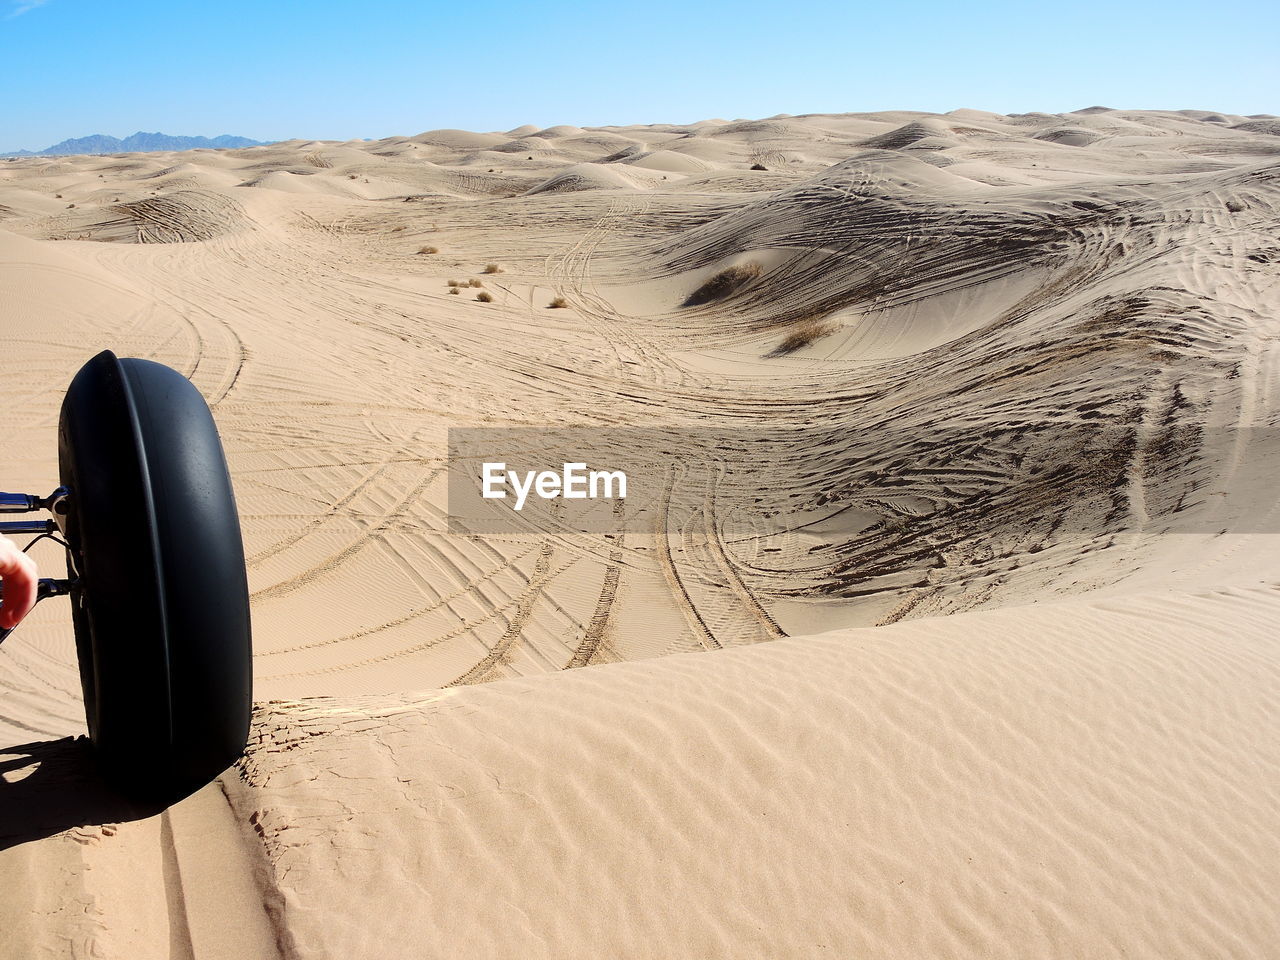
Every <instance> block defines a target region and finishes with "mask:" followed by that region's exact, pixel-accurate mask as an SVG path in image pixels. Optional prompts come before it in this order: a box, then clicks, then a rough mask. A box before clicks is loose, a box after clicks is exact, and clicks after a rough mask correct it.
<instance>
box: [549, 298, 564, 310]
mask: <svg viewBox="0 0 1280 960" xmlns="http://www.w3.org/2000/svg"><path fill="white" fill-rule="evenodd" d="M568 305H569V301H568V300H566V299H565V298H564V297H555V298H554V299H552V301H551V303H549V304H548V305H547V308H548V309H549V310H559V309H560V308H562V307H567V306H568Z"/></svg>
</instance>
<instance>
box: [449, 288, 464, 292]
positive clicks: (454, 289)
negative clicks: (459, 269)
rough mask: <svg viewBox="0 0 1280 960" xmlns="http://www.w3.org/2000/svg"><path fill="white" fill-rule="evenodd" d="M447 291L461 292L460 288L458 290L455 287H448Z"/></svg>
mask: <svg viewBox="0 0 1280 960" xmlns="http://www.w3.org/2000/svg"><path fill="white" fill-rule="evenodd" d="M449 292H450V293H461V292H462V291H461V290H459V289H458V288H457V287H450V288H449Z"/></svg>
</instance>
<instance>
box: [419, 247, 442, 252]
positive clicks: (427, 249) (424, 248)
mask: <svg viewBox="0 0 1280 960" xmlns="http://www.w3.org/2000/svg"><path fill="white" fill-rule="evenodd" d="M418 252H419V253H439V252H440V251H439V250H437V249H436V248H435V247H419V248H418Z"/></svg>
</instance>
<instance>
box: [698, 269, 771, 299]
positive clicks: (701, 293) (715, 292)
mask: <svg viewBox="0 0 1280 960" xmlns="http://www.w3.org/2000/svg"><path fill="white" fill-rule="evenodd" d="M758 276H760V264H758V263H744V264H742V265H741V266H737V267H729V268H727V269H725V270H721V271H720V272H719V273H717V274H716V275H715V276H713V277H712V278H711V279H710V280H708V281H707V282H706V283H704V284H703V285H702V286H700V287H699V288H698V289H697V290H695V291H693V293H691V294H689V299H687V300H685V302H684V305H685V306H686V307H696V306H698V305H699V304H703V303H711V302H712V301H713V300H723V299H724V298H725V297H727V296H729V294H731V293H733V292H735V291H737V290H740V289H741V288H742V287H745V286H746V285H747V284H748V283H750V282H751V281H752V280H754V279H755V278H756V277H758Z"/></svg>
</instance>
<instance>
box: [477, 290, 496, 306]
mask: <svg viewBox="0 0 1280 960" xmlns="http://www.w3.org/2000/svg"><path fill="white" fill-rule="evenodd" d="M476 299H477V300H479V301H480V302H481V303H493V294H491V293H490V292H489V291H488V290H481V291H480V292H479V293H477V294H476Z"/></svg>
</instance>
